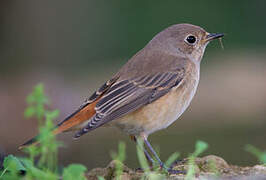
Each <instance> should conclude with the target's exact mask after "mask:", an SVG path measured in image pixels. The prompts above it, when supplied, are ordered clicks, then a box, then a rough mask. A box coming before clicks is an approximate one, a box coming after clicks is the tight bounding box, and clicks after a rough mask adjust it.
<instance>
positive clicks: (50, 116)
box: [45, 109, 59, 120]
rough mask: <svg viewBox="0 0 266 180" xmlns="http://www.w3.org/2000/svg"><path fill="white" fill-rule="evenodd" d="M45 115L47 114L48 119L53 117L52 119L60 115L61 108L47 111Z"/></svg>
mask: <svg viewBox="0 0 266 180" xmlns="http://www.w3.org/2000/svg"><path fill="white" fill-rule="evenodd" d="M45 116H46V118H47V119H49V120H50V119H51V120H54V119H56V118H57V117H58V116H59V110H57V109H56V110H54V111H47V112H46V113H45Z"/></svg>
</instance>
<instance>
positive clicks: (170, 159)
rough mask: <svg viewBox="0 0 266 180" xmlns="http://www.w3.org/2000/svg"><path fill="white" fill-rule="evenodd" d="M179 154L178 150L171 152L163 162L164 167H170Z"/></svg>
mask: <svg viewBox="0 0 266 180" xmlns="http://www.w3.org/2000/svg"><path fill="white" fill-rule="evenodd" d="M179 156H180V153H179V152H175V153H173V154H172V155H171V156H170V157H169V158H168V159H167V161H166V162H165V165H166V167H170V166H171V165H172V164H173V162H175V160H177V158H178V157H179Z"/></svg>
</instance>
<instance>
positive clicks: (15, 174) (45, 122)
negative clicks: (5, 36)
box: [0, 84, 87, 180]
mask: <svg viewBox="0 0 266 180" xmlns="http://www.w3.org/2000/svg"><path fill="white" fill-rule="evenodd" d="M26 101H27V104H28V107H27V108H26V110H25V112H24V116H25V117H26V118H36V119H37V120H38V125H39V135H38V137H37V139H38V141H39V142H40V145H39V146H36V145H31V146H29V147H27V148H25V152H26V153H27V156H26V157H21V158H17V157H15V156H13V155H9V156H7V157H6V158H5V159H4V163H3V170H2V171H1V170H0V179H4V180H9V179H10V180H16V179H21V177H22V176H24V178H25V179H27V180H35V179H45V180H57V179H61V178H60V177H61V176H62V177H63V180H70V179H73V178H74V179H77V180H85V176H84V172H85V171H87V169H86V167H84V166H83V165H79V164H71V165H69V166H68V167H67V168H64V169H63V174H62V175H60V174H59V173H58V171H57V167H58V165H57V153H58V147H59V146H61V143H60V142H58V141H56V139H55V135H54V134H53V132H52V131H53V128H54V124H53V121H54V120H55V119H56V118H57V117H58V115H59V111H58V110H48V109H47V106H48V105H49V102H50V101H49V99H48V97H47V96H46V95H45V94H44V86H43V84H38V85H36V86H35V87H34V89H33V92H32V93H30V94H29V95H28V97H27V99H26ZM36 162H37V163H36ZM25 173H26V174H25ZM23 174H25V175H23Z"/></svg>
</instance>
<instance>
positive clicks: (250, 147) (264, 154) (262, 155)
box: [245, 144, 266, 165]
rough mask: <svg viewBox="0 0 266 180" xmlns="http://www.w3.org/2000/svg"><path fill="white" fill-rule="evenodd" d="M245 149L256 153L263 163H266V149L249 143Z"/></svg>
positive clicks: (253, 153)
mask: <svg viewBox="0 0 266 180" xmlns="http://www.w3.org/2000/svg"><path fill="white" fill-rule="evenodd" d="M245 150H246V151H247V152H249V153H251V154H252V155H254V156H255V157H256V158H257V159H258V161H259V162H260V163H261V164H265V165H266V151H261V150H260V149H258V148H256V147H255V146H253V145H250V144H247V145H246V146H245Z"/></svg>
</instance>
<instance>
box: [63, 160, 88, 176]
mask: <svg viewBox="0 0 266 180" xmlns="http://www.w3.org/2000/svg"><path fill="white" fill-rule="evenodd" d="M85 171H87V168H86V167H85V166H83V165H81V164H71V165H69V166H68V167H67V168H64V171H63V180H72V179H76V180H86V178H85V176H84V173H85Z"/></svg>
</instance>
